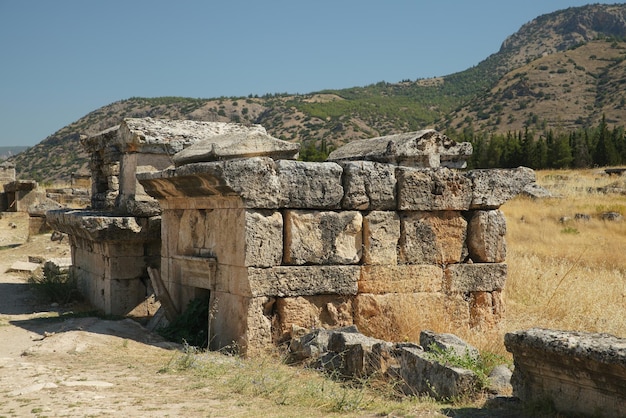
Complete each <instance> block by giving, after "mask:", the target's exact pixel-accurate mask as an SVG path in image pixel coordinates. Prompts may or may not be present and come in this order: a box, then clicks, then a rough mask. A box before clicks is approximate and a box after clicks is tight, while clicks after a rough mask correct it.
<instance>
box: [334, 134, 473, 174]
mask: <svg viewBox="0 0 626 418" xmlns="http://www.w3.org/2000/svg"><path fill="white" fill-rule="evenodd" d="M470 155H472V145H471V144H470V143H469V142H463V143H457V142H455V141H453V140H451V139H450V138H448V137H447V136H445V135H444V134H442V133H440V132H437V131H435V130H433V129H424V130H421V131H417V132H407V133H402V134H396V135H388V136H383V137H378V138H368V139H361V140H358V141H352V142H349V143H348V144H346V145H344V146H342V147H340V148H338V149H336V150H334V151H333V152H331V153H330V155H329V156H328V159H329V160H330V161H349V160H353V161H354V160H368V161H378V162H382V163H392V164H397V165H404V166H409V167H433V168H436V167H439V166H446V167H454V168H463V167H465V165H466V163H465V161H466V159H467V158H468V157H469V156H470Z"/></svg>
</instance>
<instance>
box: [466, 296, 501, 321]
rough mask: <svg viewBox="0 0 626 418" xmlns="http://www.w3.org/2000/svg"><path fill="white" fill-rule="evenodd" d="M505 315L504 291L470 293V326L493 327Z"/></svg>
mask: <svg viewBox="0 0 626 418" xmlns="http://www.w3.org/2000/svg"><path fill="white" fill-rule="evenodd" d="M503 316H504V301H503V300H502V291H500V290H494V291H493V292H471V293H470V326H471V327H472V328H490V327H493V326H494V325H496V324H498V323H499V322H500V320H501V319H502V317H503Z"/></svg>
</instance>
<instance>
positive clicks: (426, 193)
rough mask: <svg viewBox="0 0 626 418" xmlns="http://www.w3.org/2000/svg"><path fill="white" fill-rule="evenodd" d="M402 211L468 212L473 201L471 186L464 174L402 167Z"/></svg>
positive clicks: (399, 193) (399, 189)
mask: <svg viewBox="0 0 626 418" xmlns="http://www.w3.org/2000/svg"><path fill="white" fill-rule="evenodd" d="M396 176H397V178H398V209H399V210H420V211H435V210H446V211H447V210H455V211H459V210H467V209H469V207H470V202H471V200H472V187H471V182H470V181H469V180H468V179H467V178H465V177H464V176H463V175H462V174H461V173H459V172H457V171H454V170H450V169H447V168H441V169H437V170H427V169H418V168H406V167H399V168H398V170H397V171H396Z"/></svg>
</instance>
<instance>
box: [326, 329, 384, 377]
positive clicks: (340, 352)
mask: <svg viewBox="0 0 626 418" xmlns="http://www.w3.org/2000/svg"><path fill="white" fill-rule="evenodd" d="M350 331H351V330H349V331H348V332H342V331H340V330H338V331H333V332H331V333H330V337H329V339H328V352H329V354H330V356H332V357H333V361H330V362H326V363H325V364H324V366H325V367H327V368H330V369H331V370H332V371H335V372H339V374H340V375H341V376H345V377H356V378H359V377H365V376H368V375H370V374H372V373H373V372H375V371H377V370H373V367H372V365H371V364H370V362H369V360H370V359H371V358H372V357H373V352H372V351H373V347H374V345H379V346H380V345H388V346H391V343H386V342H385V341H381V340H379V339H376V338H372V337H368V336H365V335H363V334H361V333H359V332H350ZM329 366H330V367H329Z"/></svg>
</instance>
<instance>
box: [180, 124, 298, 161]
mask: <svg viewBox="0 0 626 418" xmlns="http://www.w3.org/2000/svg"><path fill="white" fill-rule="evenodd" d="M299 150H300V144H296V143H292V142H287V141H282V140H280V139H277V138H274V137H272V136H270V135H268V134H267V133H265V132H261V131H257V130H250V131H239V132H232V133H227V134H222V135H216V136H212V137H210V138H207V139H203V140H200V141H198V142H196V143H194V144H192V145H190V146H189V147H187V148H185V149H183V150H182V151H180V152H178V153H176V154H175V155H174V157H173V160H174V164H176V166H180V165H183V164H189V163H196V162H203V161H217V160H227V159H234V158H250V157H259V156H263V157H270V158H273V159H274V160H278V159H289V160H293V159H296V158H297V157H298V151H299Z"/></svg>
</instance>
